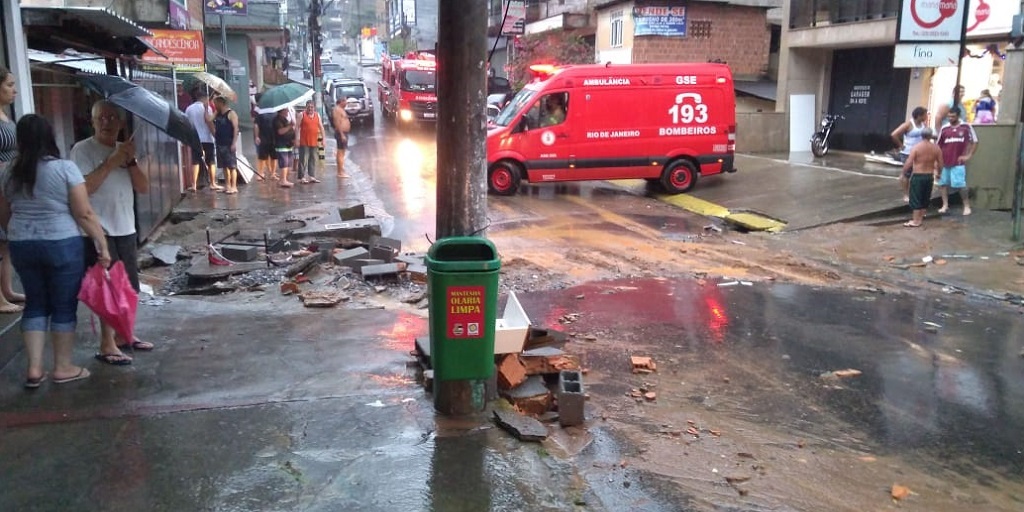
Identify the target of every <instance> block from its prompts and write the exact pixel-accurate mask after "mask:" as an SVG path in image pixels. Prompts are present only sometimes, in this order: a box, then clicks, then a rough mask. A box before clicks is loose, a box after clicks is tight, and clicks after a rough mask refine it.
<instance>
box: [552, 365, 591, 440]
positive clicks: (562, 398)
mask: <svg viewBox="0 0 1024 512" xmlns="http://www.w3.org/2000/svg"><path fill="white" fill-rule="evenodd" d="M557 400H558V423H559V424H561V425H562V426H563V427H571V426H575V425H582V424H583V420H584V415H583V405H584V403H585V402H586V397H585V396H584V394H583V373H582V372H580V371H579V370H563V371H562V372H560V373H559V374H558V394H557Z"/></svg>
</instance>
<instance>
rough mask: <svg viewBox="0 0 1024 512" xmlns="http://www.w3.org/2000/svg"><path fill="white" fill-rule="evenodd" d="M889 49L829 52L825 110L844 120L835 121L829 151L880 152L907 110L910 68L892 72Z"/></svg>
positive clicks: (886, 147)
mask: <svg viewBox="0 0 1024 512" xmlns="http://www.w3.org/2000/svg"><path fill="white" fill-rule="evenodd" d="M893 51H894V49H893V48H892V47H882V48H857V49H851V50H836V51H835V52H833V54H832V88H831V93H830V94H829V111H830V112H832V113H835V114H841V115H843V116H845V117H846V119H843V120H840V121H838V122H837V123H836V128H835V129H834V131H833V132H832V147H833V148H835V149H842V150H846V151H861V152H869V151H875V152H879V153H881V152H885V151H889V150H891V149H892V148H893V143H892V140H891V139H890V137H889V134H890V133H891V132H892V130H893V128H895V127H896V126H898V125H899V124H900V123H902V122H903V121H904V120H905V119H904V118H905V116H906V112H907V93H908V89H909V87H910V70H909V69H893V67H892V62H893Z"/></svg>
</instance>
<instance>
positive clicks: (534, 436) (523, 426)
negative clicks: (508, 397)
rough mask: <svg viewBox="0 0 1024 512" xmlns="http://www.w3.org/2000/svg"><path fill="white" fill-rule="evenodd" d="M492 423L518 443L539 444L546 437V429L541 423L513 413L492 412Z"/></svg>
mask: <svg viewBox="0 0 1024 512" xmlns="http://www.w3.org/2000/svg"><path fill="white" fill-rule="evenodd" d="M494 421H495V423H497V424H498V426H500V427H501V428H503V429H505V430H506V431H508V433H510V434H512V435H513V436H515V437H516V439H518V440H520V441H536V442H540V441H543V440H545V439H547V437H548V428H547V427H545V426H544V424H543V423H541V422H539V421H537V420H535V419H533V418H531V417H529V416H524V415H522V414H519V413H516V412H514V411H503V410H497V409H496V410H495V411H494Z"/></svg>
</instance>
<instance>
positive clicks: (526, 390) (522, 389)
mask: <svg viewBox="0 0 1024 512" xmlns="http://www.w3.org/2000/svg"><path fill="white" fill-rule="evenodd" d="M501 395H502V396H504V397H505V398H507V399H508V401H509V402H511V403H512V405H514V406H515V407H516V409H518V410H519V411H521V412H523V413H525V414H534V415H540V414H544V413H545V412H547V411H549V410H550V409H551V406H552V405H553V404H554V397H553V396H552V394H551V391H550V390H548V388H547V386H546V385H545V384H544V377H541V376H540V375H533V376H530V377H529V378H527V379H526V381H524V382H523V383H522V384H520V385H519V386H517V387H515V388H513V389H510V390H503V391H502V392H501Z"/></svg>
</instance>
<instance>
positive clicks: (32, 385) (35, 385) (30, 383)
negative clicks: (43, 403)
mask: <svg viewBox="0 0 1024 512" xmlns="http://www.w3.org/2000/svg"><path fill="white" fill-rule="evenodd" d="M44 382H46V374H45V373H44V374H43V375H42V377H37V378H35V379H25V389H39V386H42V385H43V383H44Z"/></svg>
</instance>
